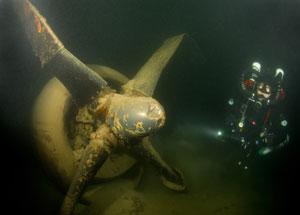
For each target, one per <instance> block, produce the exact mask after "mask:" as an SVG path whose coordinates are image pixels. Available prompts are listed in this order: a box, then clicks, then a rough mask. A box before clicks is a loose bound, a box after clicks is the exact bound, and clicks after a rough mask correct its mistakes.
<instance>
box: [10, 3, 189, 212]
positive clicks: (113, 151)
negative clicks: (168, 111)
mask: <svg viewBox="0 0 300 215" xmlns="http://www.w3.org/2000/svg"><path fill="white" fill-rule="evenodd" d="M15 2H16V6H17V7H16V8H17V13H18V14H19V16H20V18H21V20H22V22H23V25H28V26H25V31H26V34H27V37H28V39H29V41H30V43H31V45H32V49H33V51H34V53H35V54H36V55H37V56H38V57H39V59H40V61H41V64H42V66H45V67H46V69H47V70H50V71H51V70H53V71H52V74H54V75H55V76H56V77H58V79H59V81H58V80H56V79H54V80H52V81H51V82H50V83H49V84H47V86H46V88H45V89H44V90H43V91H42V93H41V95H40V96H39V98H38V101H37V103H36V105H35V109H34V121H33V126H34V129H35V134H36V138H37V142H38V144H37V145H38V147H37V148H38V150H39V151H40V155H41V157H42V159H43V160H44V162H45V163H46V166H47V167H51V168H50V171H51V174H53V175H56V176H57V175H58V178H59V179H60V181H63V184H64V185H65V186H67V187H69V189H68V192H67V195H66V196H65V199H64V203H63V206H62V208H61V214H64V215H67V214H71V213H72V211H73V209H74V207H75V205H76V203H77V201H78V199H79V198H80V197H81V196H82V194H83V192H84V190H85V187H86V185H87V184H88V182H89V181H91V180H92V179H93V178H94V177H102V176H103V174H104V175H105V174H107V175H108V176H106V177H115V176H118V175H120V174H122V173H124V172H125V171H126V170H128V169H129V168H130V167H131V166H132V165H133V164H134V163H135V159H133V158H131V157H130V156H128V155H126V153H125V151H127V152H128V153H130V155H133V156H134V158H137V159H145V160H147V161H149V162H150V163H151V164H153V165H154V166H155V167H156V168H157V169H158V171H159V172H160V173H161V175H162V178H163V184H164V185H166V186H167V187H169V188H170V189H174V190H177V191H182V190H185V185H184V182H183V176H182V174H181V173H180V172H179V171H177V170H175V169H174V168H172V167H170V166H169V165H168V164H167V163H166V162H165V161H164V160H163V159H162V158H161V156H160V155H159V153H158V152H157V151H156V150H155V149H154V148H153V146H152V144H151V142H150V141H149V139H148V138H144V137H147V136H149V135H150V134H152V133H153V132H156V131H157V130H159V129H160V128H161V127H162V126H163V125H164V123H165V111H164V109H163V107H162V106H161V105H160V104H159V102H158V101H156V100H155V99H153V98H152V97H151V96H152V94H153V92H154V90H155V88H156V85H157V81H158V79H159V77H160V74H161V72H162V70H163V68H164V67H165V66H166V64H167V63H168V61H169V60H170V58H171V57H172V55H173V54H174V52H175V51H176V49H177V48H178V46H179V44H180V42H181V41H182V39H183V35H179V36H175V37H172V38H170V39H168V40H166V41H165V43H164V44H163V45H162V46H161V47H160V48H159V49H158V51H156V52H155V53H154V54H153V55H152V57H151V58H150V59H149V60H148V62H147V63H146V64H145V65H144V66H143V67H142V69H141V70H140V71H139V72H138V73H137V75H136V76H135V78H134V79H133V80H130V81H128V82H127V79H126V77H125V78H124V77H123V76H120V74H119V73H118V72H117V73H116V72H115V71H114V72H111V70H110V72H108V73H107V74H108V76H110V77H111V79H112V80H116V81H117V82H119V83H122V84H123V82H127V84H125V85H123V92H122V93H123V94H119V93H117V92H116V91H115V90H113V89H110V88H109V87H108V86H107V84H106V81H104V80H103V79H102V78H101V77H100V76H99V75H97V74H96V73H95V72H93V71H92V70H91V69H89V68H88V67H87V66H85V65H84V64H83V63H82V62H81V61H80V60H78V59H77V58H76V57H75V56H73V55H72V53H70V52H69V51H68V50H66V49H65V48H64V47H63V45H62V43H61V42H60V41H59V40H58V38H57V37H56V36H55V34H54V33H53V31H52V30H51V28H50V27H49V26H48V24H47V23H46V21H45V19H44V18H43V17H42V16H41V15H40V14H39V12H38V11H37V10H36V8H35V7H34V6H33V5H31V3H30V2H29V1H24V2H21V1H17V0H16V1H15ZM60 81H61V82H62V83H63V84H61V83H60ZM65 87H66V88H67V89H66V88H65ZM70 93H71V94H72V96H73V99H78V98H79V97H81V98H82V99H84V98H85V97H88V98H89V100H87V101H86V102H85V103H81V104H80V106H77V108H78V109H77V113H76V115H75V116H73V117H74V121H73V122H74V124H73V126H74V127H73V133H72V132H71V131H70V127H68V126H67V123H66V122H65V120H71V119H70V118H66V115H67V112H68V111H69V110H70V104H71V102H70V101H71V94H70ZM57 98H58V99H57ZM76 101H77V100H76ZM77 104H78V103H77ZM79 107H80V108H79ZM48 109H49V110H48ZM68 129H69V130H68ZM71 133H72V135H70V134H71ZM71 142H72V143H71ZM119 153H123V154H119ZM115 158H117V159H115ZM103 171H104V172H103Z"/></svg>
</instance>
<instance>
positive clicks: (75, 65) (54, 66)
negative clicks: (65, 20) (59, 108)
mask: <svg viewBox="0 0 300 215" xmlns="http://www.w3.org/2000/svg"><path fill="white" fill-rule="evenodd" d="M13 3H14V7H15V11H16V14H17V15H18V16H19V18H20V21H21V24H22V26H23V28H24V30H25V33H26V36H27V38H28V40H29V42H30V44H31V46H32V49H33V52H34V54H35V55H36V56H37V57H38V58H39V60H40V63H41V67H42V68H44V67H45V69H46V70H47V71H48V70H49V71H50V72H51V73H52V74H53V75H55V76H56V77H57V78H58V79H59V80H60V81H61V82H62V83H63V84H64V85H65V86H66V87H67V88H68V90H69V91H70V92H71V94H72V96H73V97H74V98H76V99H78V100H79V101H84V100H86V99H87V98H90V97H91V96H93V95H95V94H96V93H97V91H99V90H101V88H103V87H104V86H106V82H105V81H104V80H103V79H102V78H101V77H100V76H98V75H97V74H95V72H94V71H92V70H91V69H90V68H88V67H87V66H86V65H85V64H83V63H82V62H81V61H80V60H79V59H77V58H76V57H75V56H74V55H72V54H71V53H70V52H69V51H68V50H67V49H65V47H64V45H63V44H62V42H61V41H60V40H59V39H58V37H57V36H56V35H55V33H54V32H53V31H52V29H51V28H50V26H49V25H48V24H47V22H46V19H45V18H44V17H43V16H42V15H41V14H40V13H39V11H38V10H37V9H36V8H35V7H34V6H33V5H32V4H31V3H30V2H29V1H28V0H24V1H23V0H14V2H13ZM82 91H84V93H82Z"/></svg>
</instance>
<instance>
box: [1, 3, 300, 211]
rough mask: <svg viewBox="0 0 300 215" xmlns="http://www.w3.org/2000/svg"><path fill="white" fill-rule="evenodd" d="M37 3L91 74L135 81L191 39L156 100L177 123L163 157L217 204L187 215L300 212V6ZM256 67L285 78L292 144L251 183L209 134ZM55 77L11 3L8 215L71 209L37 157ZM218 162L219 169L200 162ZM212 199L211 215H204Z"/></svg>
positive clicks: (5, 101) (5, 84) (171, 125)
mask: <svg viewBox="0 0 300 215" xmlns="http://www.w3.org/2000/svg"><path fill="white" fill-rule="evenodd" d="M32 3H33V4H34V5H35V6H36V7H37V8H38V9H39V10H40V12H41V13H42V14H43V15H44V16H45V17H46V18H47V21H48V23H49V24H50V26H51V27H52V28H53V30H54V31H55V32H56V34H57V35H58V37H59V38H60V39H61V41H62V42H63V43H64V45H65V46H66V47H67V48H68V49H69V50H70V51H71V52H72V53H73V54H74V55H75V56H77V57H78V58H79V59H81V60H82V61H83V62H85V63H99V64H103V65H107V66H111V67H113V68H115V69H118V70H119V71H122V72H123V73H124V74H126V75H127V76H128V77H133V76H134V74H135V72H136V71H137V70H138V69H139V68H140V66H141V65H142V64H143V63H144V62H145V61H146V60H147V58H148V57H149V56H150V55H151V53H153V51H154V50H155V49H156V48H158V47H159V46H160V44H161V42H162V41H163V40H165V39H166V38H168V37H170V36H173V35H177V34H180V33H186V34H187V37H186V39H185V41H184V43H183V44H182V45H181V46H180V48H179V49H178V50H177V52H176V55H175V56H174V57H173V59H172V61H171V62H170V63H169V64H168V66H167V67H166V69H165V71H164V73H163V75H162V77H161V79H160V81H159V85H158V88H157V90H156V93H155V97H156V98H157V99H158V100H159V101H160V102H161V103H162V104H163V106H164V107H165V109H166V112H167V124H166V127H165V128H164V129H163V130H162V131H160V132H159V133H158V134H157V135H158V136H157V137H156V138H157V145H156V147H157V149H158V150H159V151H160V152H161V153H162V154H163V156H164V158H166V159H167V160H168V161H170V163H171V164H172V163H174V164H176V165H177V166H179V167H180V168H181V169H183V170H184V172H186V180H187V183H188V185H189V184H190V188H189V190H190V192H191V193H193V189H194V190H196V191H197V192H195V193H196V194H197V195H198V194H199V193H200V194H199V195H202V194H201V193H206V194H207V195H206V196H205V195H204V196H200V197H199V198H198V197H197V196H195V198H194V199H193V198H192V197H190V198H191V199H189V200H188V201H186V200H183V201H184V204H185V207H186V208H189V209H190V210H187V211H186V212H185V214H187V215H189V214H290V213H291V211H293V210H296V211H298V210H299V209H298V204H299V176H298V172H299V170H300V169H299V166H298V164H299V144H298V141H299V134H298V133H299V132H298V130H297V125H298V122H299V120H300V118H299V110H300V109H299V108H300V107H299V101H298V98H299V83H300V79H299V77H300V75H299V69H300V67H299V66H300V64H299V58H300V53H299V50H300V1H299V0H251V1H250V0H249V1H248V0H245V1H240V0H202V1H196V0H148V1H145V0H144V1H142V0H88V1H87V0H76V1H75V0H74V1H73V0H48V1H46V0H32ZM253 61H259V62H261V64H262V66H266V67H269V68H274V69H275V68H277V67H281V68H283V69H284V70H285V71H286V77H285V83H284V87H285V89H286V93H287V96H286V100H285V104H284V109H285V113H286V115H287V117H288V119H289V128H290V136H291V141H290V144H289V145H288V146H287V147H285V148H284V149H282V150H281V151H279V152H276V153H274V154H272V155H271V156H270V157H268V158H266V159H261V160H258V161H257V162H256V163H255V165H254V167H253V168H252V169H251V170H249V171H248V172H244V171H241V170H239V169H236V168H235V167H234V166H230V163H228V162H227V163H226V162H225V161H227V158H228V157H229V156H230V155H231V150H232V147H230V146H228V147H226V145H225V146H224V145H222V146H219V145H218V144H217V143H215V142H214V141H213V140H212V139H210V138H209V135H208V133H209V132H210V131H213V130H214V129H216V128H218V127H220V126H222V122H223V120H224V118H225V117H226V111H225V109H226V108H225V105H226V101H227V99H228V98H229V97H232V96H233V95H235V94H236V91H237V90H236V89H237V87H238V81H239V79H240V75H241V72H242V71H243V70H244V69H245V68H246V67H247V66H249V65H251V63H252V62H253ZM49 78H51V76H50V75H49V74H43V73H41V72H40V70H39V68H38V60H37V59H36V58H35V57H34V56H33V55H32V52H31V48H30V45H29V44H28V42H27V41H26V38H25V37H24V34H23V31H22V29H21V26H20V25H19V23H18V20H17V19H16V17H15V15H14V13H13V11H12V8H11V5H10V1H8V0H6V1H5V0H0V126H1V130H0V133H1V146H2V147H1V149H0V151H1V153H0V155H1V156H0V157H1V179H2V180H1V181H2V183H1V186H2V187H1V189H0V190H1V193H0V195H2V197H3V198H4V202H3V203H2V204H1V205H2V207H3V208H1V210H4V208H6V209H8V210H9V211H10V212H9V213H8V214H14V213H25V212H26V213H29V214H53V213H55V211H56V210H57V209H58V208H59V206H60V204H61V201H62V196H61V195H60V194H59V193H58V192H57V191H55V189H54V188H53V187H54V185H53V184H52V182H51V181H50V180H49V179H48V178H47V176H46V175H45V172H44V171H45V170H44V169H43V168H42V166H41V165H40V163H39V162H38V159H37V158H36V157H35V154H34V150H33V145H34V141H33V138H32V134H31V129H30V119H31V118H30V117H31V111H32V107H33V104H34V100H35V98H36V97H37V95H38V93H39V92H40V90H41V89H42V87H43V85H44V84H45V83H46V82H47V81H48V80H49ZM168 138H169V140H168ZM171 140H178V142H177V143H174V144H172V141H171ZM176 147H178V148H176ZM192 158H193V159H192ZM204 158H205V159H204ZM208 161H211V163H212V165H209V164H207V165H203V163H201V162H208ZM198 162H199V163H198ZM222 165H223V166H222ZM149 171H150V173H151V170H149ZM150 173H149V172H148V173H146V174H145V176H144V182H143V183H144V185H143V184H142V186H144V189H145V190H147V186H148V189H149V186H150V185H149V183H150V184H151V183H152V179H153V180H157V181H158V179H157V177H154V176H152V174H150ZM149 178H150V179H151V180H150V179H149ZM216 178H217V179H216ZM147 182H149V183H148V185H147ZM157 183H159V182H157ZM229 184H230V186H229ZM159 186H160V185H159ZM159 186H158V189H162V190H163V189H165V188H163V187H162V186H161V187H159ZM231 186H232V187H233V188H231ZM150 187H151V186H150ZM154 187H155V185H154ZM218 188H220V189H219V190H223V189H225V190H227V192H231V189H232V193H235V194H236V196H235V198H236V199H238V198H244V199H246V200H245V201H249V202H248V204H245V205H244V209H243V210H236V211H244V212H243V213H242V212H240V213H239V212H235V213H233V212H231V210H232V208H231V207H234V206H232V205H230V204H229V205H227V206H226V207H219V206H218V204H220V202H221V201H222V200H224V201H226V197H227V196H226V195H224V199H222V195H219V196H218ZM236 189H240V190H239V192H237V191H236ZM211 190H214V192H211ZM145 192H146V191H145ZM220 192H221V191H220ZM252 192H254V193H255V195H254V194H253V193H252ZM196 194H195V195H196ZM172 195H174V196H176V195H179V194H176V193H172ZM207 196H208V197H207ZM251 196H254V198H255V200H253V199H252V200H251ZM248 197H249V199H250V200H248V199H247V198H248ZM258 197H259V198H258ZM174 198H177V197H174ZM181 198H183V197H182V196H181ZM201 198H202V200H203V201H202V203H201V201H200V200H199V199H201ZM183 199H184V198H183ZM207 199H209V201H210V203H209V204H210V206H209V207H208V206H207V207H208V208H209V209H207V210H206V212H204V211H205V210H203V211H201V204H205V203H204V202H205V201H206V200H207ZM214 200H215V201H216V203H215V205H216V207H215V208H214ZM2 201H3V200H2ZM189 204H190V205H189ZM232 204H233V203H232ZM233 205H234V204H233ZM199 208H200V209H199ZM158 211H159V210H158ZM170 211H171V212H170V213H168V214H182V213H180V212H178V211H177V212H176V210H175V209H174V211H172V208H170ZM162 214H164V213H162ZM165 214H166V213H165Z"/></svg>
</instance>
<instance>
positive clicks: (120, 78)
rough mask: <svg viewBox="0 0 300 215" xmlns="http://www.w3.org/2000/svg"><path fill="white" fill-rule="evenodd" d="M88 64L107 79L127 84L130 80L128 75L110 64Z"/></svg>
mask: <svg viewBox="0 0 300 215" xmlns="http://www.w3.org/2000/svg"><path fill="white" fill-rule="evenodd" d="M87 66H88V67H89V68H90V69H92V70H93V71H95V72H96V73H97V74H98V75H100V76H101V77H102V78H105V80H107V81H108V80H111V81H115V82H116V83H118V84H120V85H123V84H126V83H127V82H128V81H129V79H128V78H127V77H126V75H123V74H122V73H121V72H119V71H117V70H115V69H113V68H110V67H108V66H103V65H99V64H87Z"/></svg>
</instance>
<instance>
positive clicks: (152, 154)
mask: <svg viewBox="0 0 300 215" xmlns="http://www.w3.org/2000/svg"><path fill="white" fill-rule="evenodd" d="M131 151H132V152H133V153H134V154H135V156H138V157H139V158H142V159H146V160H147V161H149V162H150V163H151V164H152V165H153V166H154V167H155V168H156V169H158V170H159V172H160V173H161V177H162V183H163V184H164V185H165V186H166V187H168V188H169V189H172V190H176V191H185V190H186V186H185V184H184V181H183V176H182V173H181V172H179V171H178V170H176V169H174V168H172V167H170V166H169V165H168V164H167V163H166V162H165V161H164V160H163V159H162V158H161V156H160V154H159V153H158V152H157V151H156V150H155V149H154V147H153V146H152V144H151V142H150V140H149V138H144V139H143V140H142V141H141V142H140V143H138V144H137V145H135V146H134V147H132V150H131Z"/></svg>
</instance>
